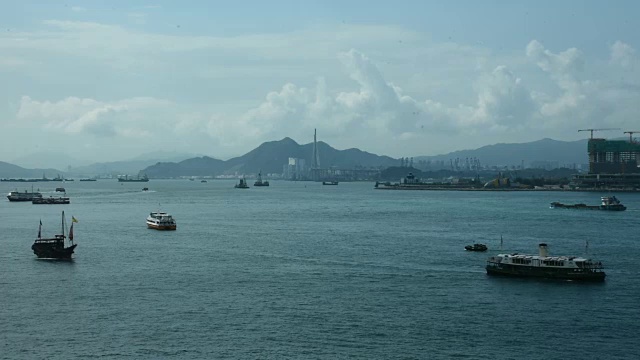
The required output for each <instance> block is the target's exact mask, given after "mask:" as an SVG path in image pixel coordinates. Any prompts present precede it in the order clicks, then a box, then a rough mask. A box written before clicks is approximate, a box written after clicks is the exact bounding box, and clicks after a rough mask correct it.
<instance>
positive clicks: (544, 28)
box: [0, 0, 640, 163]
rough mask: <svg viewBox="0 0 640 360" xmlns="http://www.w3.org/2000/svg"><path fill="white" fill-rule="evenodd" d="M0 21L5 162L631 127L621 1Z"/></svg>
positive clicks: (451, 145) (146, 12)
mask: <svg viewBox="0 0 640 360" xmlns="http://www.w3.org/2000/svg"><path fill="white" fill-rule="evenodd" d="M3 9H4V10H3V12H2V13H0V22H2V23H3V24H5V26H6V28H5V29H2V31H0V49H1V50H0V82H1V83H2V84H3V86H2V87H0V98H1V99H3V101H2V102H0V126H1V127H2V129H3V135H4V136H3V141H2V142H0V161H8V162H11V161H12V160H14V159H18V158H21V157H24V156H25V155H28V154H31V153H39V152H46V153H56V154H66V155H68V156H72V157H73V158H74V159H77V160H78V161H81V162H84V163H92V162H106V161H118V160H128V159H131V158H135V157H137V156H139V155H140V154H145V153H153V152H168V153H172V152H173V153H180V154H203V155H207V156H211V157H215V158H218V159H228V158H230V157H233V156H238V155H242V154H244V153H246V152H247V151H249V150H251V149H253V148H255V147H257V146H258V145H259V144H261V143H262V142H265V141H274V140H280V139H282V138H284V137H290V138H292V139H294V140H295V141H296V142H298V143H301V144H306V143H310V142H312V141H313V133H314V129H316V128H317V131H318V135H317V136H318V141H324V142H326V143H328V144H330V145H331V146H333V147H335V148H338V149H345V148H351V147H357V148H359V149H362V150H364V151H368V152H372V153H376V154H379V155H388V156H392V157H395V158H399V157H406V156H422V155H437V154H443V153H448V152H451V151H455V150H463V149H473V148H478V147H481V146H484V145H490V144H495V143H499V142H502V143H517V142H528V141H535V140H539V139H542V138H552V139H557V140H565V141H571V140H578V139H583V138H587V137H588V136H589V133H588V132H580V133H579V132H578V131H577V130H578V129H584V128H620V130H619V131H607V132H602V133H597V135H598V136H603V137H608V138H618V137H623V136H625V135H624V134H623V131H626V130H640V129H638V127H639V126H638V125H637V119H638V118H639V117H640V116H639V115H640V109H639V107H638V105H637V104H640V72H639V71H637V70H638V69H640V60H639V58H638V53H637V50H636V49H638V47H639V46H640V44H639V43H638V42H639V41H638V38H637V35H636V34H637V33H639V32H640V24H638V22H637V21H636V19H635V14H637V13H638V10H640V5H639V4H637V3H636V2H632V1H619V2H616V6H611V4H610V3H608V2H604V1H583V2H573V1H567V2H560V3H558V2H551V1H539V2H531V1H529V2H523V1H514V2H507V1H498V0H491V1H483V2H475V1H455V2H449V3H442V2H435V1H397V2H393V3H379V4H375V3H370V2H364V1H360V0H355V1H349V2H338V1H330V0H327V1H308V2H296V1H292V0H287V1H275V2H268V3H265V2H260V1H250V2H243V3H238V4H231V3H224V4H221V3H215V2H206V1H193V2H189V3H188V4H187V5H185V4H181V3H178V2H170V1H154V2H146V1H127V2H107V1H97V0H96V1H78V2H77V3H66V4H65V3H53V2H51V3H49V2H38V1H22V2H11V3H7V4H3Z"/></svg>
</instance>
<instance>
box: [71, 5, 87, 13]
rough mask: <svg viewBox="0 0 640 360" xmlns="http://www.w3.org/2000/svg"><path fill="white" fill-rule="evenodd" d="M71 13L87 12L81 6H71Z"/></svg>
mask: <svg viewBox="0 0 640 360" xmlns="http://www.w3.org/2000/svg"><path fill="white" fill-rule="evenodd" d="M71 11H73V12H85V11H87V9H86V8H83V7H81V6H72V7H71Z"/></svg>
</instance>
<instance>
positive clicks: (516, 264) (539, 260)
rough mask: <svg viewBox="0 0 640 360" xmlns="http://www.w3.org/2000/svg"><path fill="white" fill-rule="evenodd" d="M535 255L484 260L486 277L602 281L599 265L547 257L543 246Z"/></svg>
mask: <svg viewBox="0 0 640 360" xmlns="http://www.w3.org/2000/svg"><path fill="white" fill-rule="evenodd" d="M539 249H540V254H539V255H525V254H518V253H515V254H499V255H496V256H492V257H490V258H489V259H488V260H487V266H486V270H487V274H488V275H503V276H513V277H531V278H544V279H561V280H577V281H594V282H598V281H604V278H605V276H606V274H605V272H604V268H603V266H602V263H601V262H600V261H597V260H592V259H587V258H583V257H577V256H549V254H548V252H547V244H545V243H541V244H539Z"/></svg>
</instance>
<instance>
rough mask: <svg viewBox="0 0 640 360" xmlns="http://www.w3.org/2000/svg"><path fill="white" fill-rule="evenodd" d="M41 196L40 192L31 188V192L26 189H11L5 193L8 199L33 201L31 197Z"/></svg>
mask: <svg viewBox="0 0 640 360" xmlns="http://www.w3.org/2000/svg"><path fill="white" fill-rule="evenodd" d="M41 197H42V194H41V193H39V192H37V191H33V190H31V192H28V191H26V190H25V191H24V192H20V191H18V190H16V191H11V192H10V193H8V194H7V199H9V201H33V199H37V198H41Z"/></svg>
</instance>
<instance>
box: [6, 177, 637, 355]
mask: <svg viewBox="0 0 640 360" xmlns="http://www.w3.org/2000/svg"><path fill="white" fill-rule="evenodd" d="M249 183H250V184H252V183H253V181H250V182H249ZM31 185H32V184H25V183H7V182H3V183H0V190H1V191H2V193H3V194H6V193H8V192H9V191H11V190H14V189H16V188H17V189H18V190H21V191H24V190H26V189H30V188H31ZM33 185H34V188H39V189H40V190H41V191H42V192H43V195H45V196H49V195H54V196H55V195H58V194H56V193H54V191H53V190H54V189H55V187H58V186H64V187H65V188H66V190H67V195H68V196H69V197H70V198H71V204H69V205H32V204H31V203H11V202H9V201H7V200H4V198H3V199H0V220H1V224H2V225H1V227H0V246H1V248H2V251H0V358H1V359H86V358H101V359H126V358H130V359H451V358H456V359H638V358H640V341H638V339H640V335H639V334H640V245H639V242H640V234H639V231H638V230H639V225H640V194H627V193H618V194H616V196H618V198H619V199H620V200H621V201H622V203H623V204H625V205H626V206H627V207H628V209H627V211H624V212H604V211H589V210H572V209H550V208H549V203H550V202H552V201H561V202H565V203H586V204H598V203H599V198H600V196H603V195H607V194H606V193H602V194H601V193H575V192H470V191H389V190H374V189H373V183H340V184H339V185H338V186H323V185H321V184H320V183H314V182H288V181H272V182H271V186H270V187H265V188H256V187H251V188H250V189H234V188H233V185H234V181H232V180H209V182H207V183H201V182H199V181H187V180H151V181H149V182H148V183H118V182H117V181H115V180H98V181H96V182H79V181H75V182H66V183H63V184H61V183H57V182H49V183H35V184H33ZM143 187H148V188H149V191H147V192H144V191H142V188H143ZM62 210H64V211H65V213H66V216H67V221H68V222H69V223H70V219H71V216H74V217H75V218H76V219H77V220H78V223H75V224H74V233H75V241H76V243H77V244H78V247H77V248H76V253H75V254H74V260H73V261H72V262H61V261H47V260H37V259H36V257H35V255H34V254H33V253H32V251H31V249H30V247H31V244H32V243H33V241H34V239H35V237H36V235H37V232H38V223H39V221H40V220H42V223H43V236H51V235H54V234H56V233H58V231H59V229H60V221H61V212H62ZM155 210H163V211H167V212H169V213H171V214H172V215H173V216H174V217H175V219H176V221H177V224H178V229H177V230H176V231H174V232H161V231H155V230H150V229H147V228H146V225H145V219H146V217H147V215H148V214H149V212H150V211H155ZM501 237H502V239H503V243H502V250H501V245H500V238H501ZM587 240H588V243H589V245H588V248H587V247H586V246H585V245H586V242H587ZM474 242H482V243H486V244H487V245H488V246H489V251H488V252H486V253H474V252H466V251H465V250H464V246H465V245H467V244H472V243H474ZM540 242H546V243H548V244H549V251H550V253H551V254H556V255H585V253H588V256H589V257H592V258H595V259H598V260H600V261H602V262H603V264H604V265H605V267H606V272H607V279H606V281H605V282H604V283H602V284H583V283H576V282H564V281H545V280H527V279H510V278H496V277H489V276H487V275H486V273H485V270H484V265H485V260H486V258H487V257H488V256H490V255H492V254H496V253H500V252H519V253H533V254H537V245H538V243H540Z"/></svg>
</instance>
